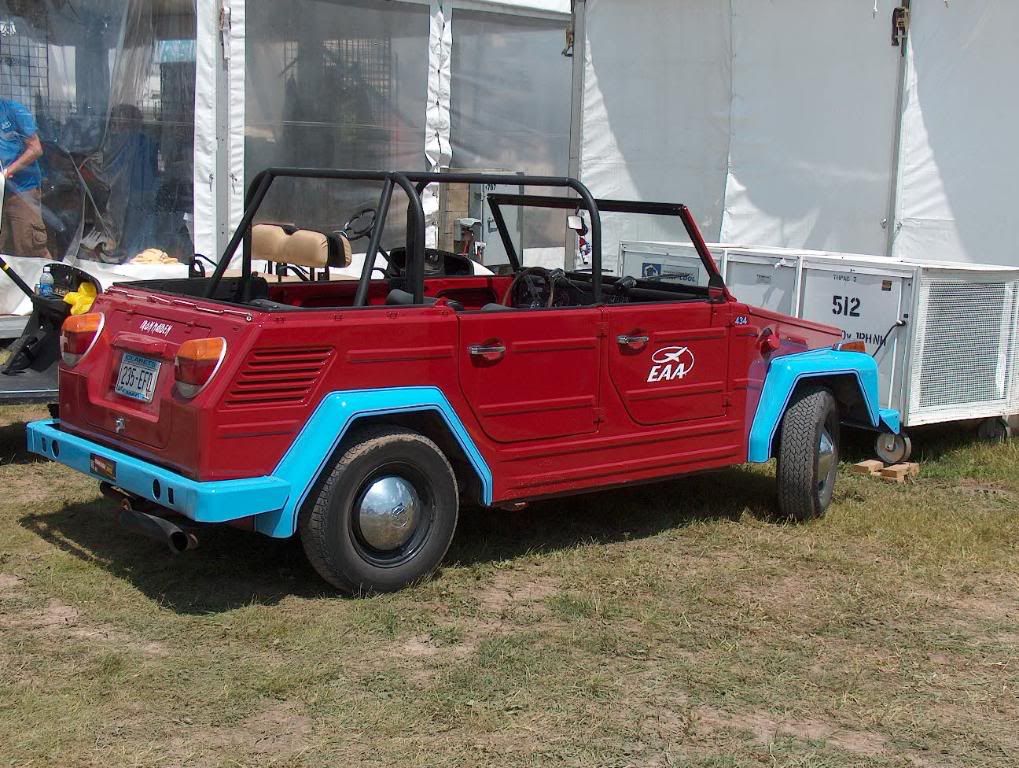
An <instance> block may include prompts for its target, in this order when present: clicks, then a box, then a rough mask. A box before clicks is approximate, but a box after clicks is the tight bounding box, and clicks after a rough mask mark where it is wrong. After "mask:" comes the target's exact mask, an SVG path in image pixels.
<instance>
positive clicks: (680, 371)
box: [647, 347, 697, 384]
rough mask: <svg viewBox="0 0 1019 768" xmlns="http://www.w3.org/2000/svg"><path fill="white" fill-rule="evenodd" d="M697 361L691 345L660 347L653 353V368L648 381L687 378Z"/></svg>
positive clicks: (649, 382) (650, 382) (655, 381)
mask: <svg viewBox="0 0 1019 768" xmlns="http://www.w3.org/2000/svg"><path fill="white" fill-rule="evenodd" d="M696 362H697V361H696V360H695V359H694V356H693V352H691V351H690V348H689V347H664V348H662V349H659V350H658V351H657V352H655V353H654V354H653V355H651V370H650V371H649V372H648V375H647V383H648V384H657V383H659V382H662V381H679V380H681V379H685V378H686V377H687V376H688V375H689V374H690V371H692V370H693V367H694V364H695V363H696Z"/></svg>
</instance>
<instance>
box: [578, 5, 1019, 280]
mask: <svg viewBox="0 0 1019 768" xmlns="http://www.w3.org/2000/svg"><path fill="white" fill-rule="evenodd" d="M578 1H579V2H582V1H583V0H578ZM898 5H899V1H898V0H769V2H760V1H759V0H728V2H717V1H716V2H704V0H640V1H639V2H637V1H636V0H586V2H584V7H585V12H584V14H583V21H584V27H585V30H584V31H585V34H584V36H583V37H584V39H583V41H582V44H583V50H584V56H585V66H584V68H583V76H584V82H583V96H582V102H581V103H582V109H581V112H582V121H581V122H582V126H581V129H580V130H581V134H582V138H581V142H580V153H579V154H580V157H579V161H578V165H577V166H574V168H575V169H577V168H578V166H579V172H580V174H581V178H582V180H583V181H585V182H586V183H587V184H588V185H589V186H590V187H591V189H592V191H594V193H595V194H596V195H598V196H603V197H624V198H642V199H654V198H665V199H668V200H672V201H676V200H681V201H683V202H686V203H687V204H688V205H690V207H691V209H692V211H693V212H694V214H695V215H696V216H697V218H698V220H699V222H700V223H701V225H702V227H703V229H704V234H705V236H706V237H707V238H708V239H709V240H721V241H724V242H730V243H741V244H746V245H751V246H778V247H790V248H800V249H818V250H831V251H843V252H857V253H867V254H874V255H896V256H905V257H909V258H914V259H922V260H949V261H962V262H974V263H980V262H989V263H999V264H1007V265H1019V217H1016V216H1015V215H1013V214H1012V211H1011V207H1012V199H1011V198H1012V195H1011V194H1010V193H1011V191H1012V188H1013V187H1014V184H1015V182H1014V179H1015V178H1017V176H1019V152H1016V150H1015V146H1014V145H1015V141H1014V134H1015V131H1016V126H1017V125H1019V102H1016V100H1015V99H1009V98H1003V97H1002V93H1003V91H1002V86H1001V83H1002V78H1006V80H1007V78H1008V77H1009V76H1010V74H1011V73H1013V72H1015V71H1016V64H1017V56H1019V53H1017V52H1019V3H1016V2H1013V1H1012V0H970V1H969V2H935V1H934V0H922V1H921V2H918V1H917V0H914V2H913V3H912V21H911V26H910V30H909V37H908V40H909V46H908V50H907V54H908V55H907V58H906V59H905V60H903V58H902V56H901V49H900V48H898V47H895V46H893V45H891V40H890V34H891V27H892V25H891V20H892V12H893V9H894V8H896V7H897V6H898ZM578 17H579V14H578ZM580 49H581V45H580V44H578V50H580ZM904 61H905V66H903V62H904ZM903 72H905V73H906V76H905V83H904V97H903V101H902V102H901V104H900V102H899V100H898V89H899V86H900V82H902V79H903V78H902V73H903ZM900 117H901V127H900V126H899V125H898V122H899V118H900ZM575 130H576V126H575ZM896 150H898V152H896ZM893 214H894V219H893V227H894V230H893V231H892V232H889V229H888V219H889V217H890V216H892V215H893ZM633 226H636V225H631V227H633ZM644 227H645V229H644V231H641V232H637V231H634V230H633V229H632V228H630V229H625V230H624V229H622V228H621V226H620V225H619V224H618V223H616V222H614V221H609V222H608V223H607V226H606V232H605V254H606V261H607V263H610V264H611V262H612V259H613V257H614V254H615V249H616V247H617V246H618V242H619V240H620V239H644V240H649V239H659V240H669V239H675V238H677V237H681V233H679V232H672V231H669V230H662V231H658V232H655V231H654V226H653V225H651V226H648V225H644Z"/></svg>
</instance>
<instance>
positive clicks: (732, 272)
mask: <svg viewBox="0 0 1019 768" xmlns="http://www.w3.org/2000/svg"><path fill="white" fill-rule="evenodd" d="M710 248H711V252H712V254H713V255H714V257H715V259H716V261H717V262H718V263H719V267H720V268H721V270H722V274H723V276H724V277H725V281H726V284H727V285H728V286H729V288H730V290H731V291H732V292H733V294H734V295H735V296H736V297H737V298H738V299H739V300H740V301H745V302H747V303H748V304H752V305H754V306H760V307H764V308H766V309H771V310H775V311H778V312H784V313H787V314H790V315H794V316H796V317H801V318H804V319H807V320H813V321H816V322H821V323H827V324H829V325H834V326H837V327H839V328H841V329H842V335H843V338H845V339H846V340H847V341H862V342H863V343H864V345H865V347H866V350H867V352H868V353H870V354H872V355H873V356H874V357H875V358H876V359H877V361H878V366H879V371H880V376H881V405H882V406H883V407H887V408H896V409H898V410H899V412H900V413H901V414H902V423H903V425H904V426H906V427H915V426H920V425H924V424H934V423H942V422H952V421H964V420H972V419H981V420H983V423H982V430H983V431H984V432H985V433H989V434H995V433H996V432H997V433H999V434H1000V431H1001V430H1004V429H1007V427H1006V421H1005V420H1006V418H1007V417H1008V416H1010V415H1012V414H1015V413H1017V412H1019V338H1017V336H1019V268H1010V267H1002V266H997V265H985V264H959V263H949V262H927V261H925V262H919V261H911V260H908V259H888V258H883V257H875V256H862V255H858V254H841V253H827V252H821V251H803V250H793V249H783V248H747V247H743V246H736V245H726V244H716V245H711V246H710ZM619 258H620V264H621V265H622V273H623V274H625V275H632V276H635V277H637V276H641V277H645V278H651V279H662V280H672V281H683V282H692V283H697V284H700V285H706V284H707V277H706V275H705V274H704V271H703V268H702V267H701V265H700V260H699V258H698V257H697V255H696V253H695V252H694V250H693V247H692V246H691V245H690V244H689V243H654V242H627V241H624V242H623V243H621V245H620V257H619ZM878 452H879V455H881V457H882V458H884V459H886V460H898V461H901V460H904V458H905V457H906V456H908V453H909V444H908V437H906V438H904V439H903V440H900V441H892V442H888V441H885V442H884V443H883V444H879V446H878Z"/></svg>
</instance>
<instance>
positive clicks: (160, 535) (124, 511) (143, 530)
mask: <svg viewBox="0 0 1019 768" xmlns="http://www.w3.org/2000/svg"><path fill="white" fill-rule="evenodd" d="M99 490H100V491H101V492H102V494H103V496H106V497H107V498H108V499H113V500H114V501H116V502H118V503H119V504H120V514H119V515H118V516H117V522H119V523H120V527H121V528H123V529H125V530H128V531H132V532H133V533H138V534H141V535H142V536H145V537H146V538H148V539H152V540H153V541H159V542H162V543H163V544H166V546H167V547H168V548H169V549H170V551H171V552H172V553H173V554H175V555H179V554H180V553H181V552H186V551H187V550H189V549H194V548H195V547H197V546H198V536H197V534H196V533H195V532H194V530H191V529H188V528H182V527H181V526H179V525H177V524H176V523H174V522H173V521H171V520H168V519H166V518H165V517H160V516H159V515H153V514H149V513H148V512H143V511H141V510H140V509H138V508H137V507H136V503H137V502H138V501H141V499H136V498H135V497H133V496H131V495H130V494H128V493H125V492H124V491H122V490H120V489H119V488H114V487H113V486H112V485H110V484H109V483H100V484H99ZM153 506H155V505H153ZM156 508H157V509H162V507H156Z"/></svg>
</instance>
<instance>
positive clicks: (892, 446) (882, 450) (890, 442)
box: [874, 432, 913, 464]
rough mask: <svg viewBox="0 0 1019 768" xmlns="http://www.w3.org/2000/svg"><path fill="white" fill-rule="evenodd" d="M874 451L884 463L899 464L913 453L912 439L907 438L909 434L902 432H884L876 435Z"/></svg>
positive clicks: (907, 459)
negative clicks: (895, 433) (896, 433)
mask: <svg viewBox="0 0 1019 768" xmlns="http://www.w3.org/2000/svg"><path fill="white" fill-rule="evenodd" d="M874 453H876V454H877V457H878V458H879V459H881V461H883V462H884V463H885V464H901V463H902V462H904V461H909V457H910V456H912V455H913V441H912V440H910V439H909V435H906V434H902V433H900V434H898V435H893V434H891V433H889V432H886V433H883V434H880V435H878V436H877V440H875V441H874Z"/></svg>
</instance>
